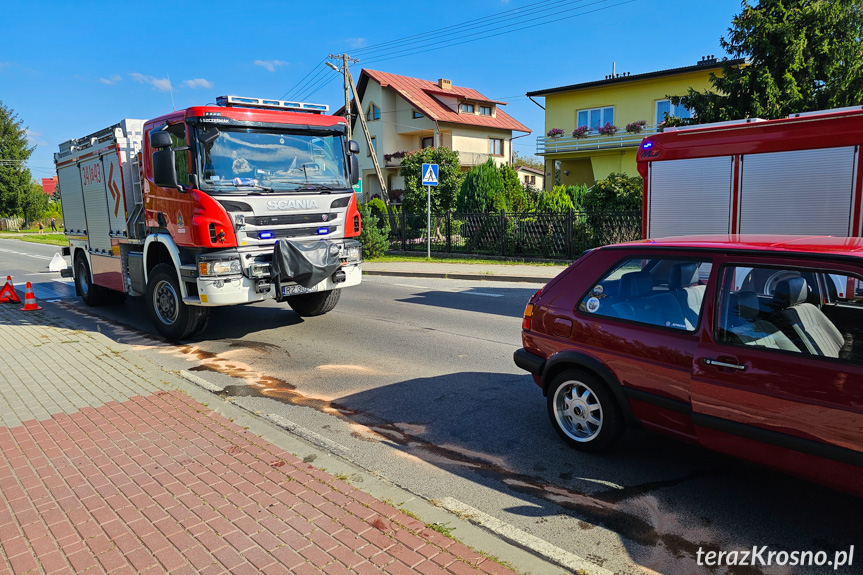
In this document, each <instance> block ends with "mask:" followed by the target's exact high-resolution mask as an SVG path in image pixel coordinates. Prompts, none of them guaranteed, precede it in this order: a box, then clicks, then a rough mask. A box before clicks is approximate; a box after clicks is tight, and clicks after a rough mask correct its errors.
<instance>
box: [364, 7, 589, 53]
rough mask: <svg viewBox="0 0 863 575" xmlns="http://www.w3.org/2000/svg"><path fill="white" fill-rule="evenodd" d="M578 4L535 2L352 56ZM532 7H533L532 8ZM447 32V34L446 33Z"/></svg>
mask: <svg viewBox="0 0 863 575" xmlns="http://www.w3.org/2000/svg"><path fill="white" fill-rule="evenodd" d="M573 2H574V3H579V2H584V0H545V1H543V2H537V3H535V4H529V5H528V6H526V7H520V8H513V9H510V10H505V11H504V12H499V13H497V14H494V15H491V16H484V17H482V18H476V19H474V20H468V21H467V22H462V23H460V24H453V25H452V26H446V27H444V28H438V29H436V30H429V31H428V32H421V33H419V34H414V35H412V36H406V37H404V38H398V39H396V40H391V41H389V42H382V43H380V44H374V45H372V46H366V47H364V48H358V49H356V50H352V52H353V53H354V54H360V55H367V54H369V53H371V52H379V51H381V50H384V51H386V50H389V49H391V48H393V47H395V46H397V45H400V44H407V43H414V42H415V40H416V39H417V38H423V37H428V36H431V35H433V37H434V38H441V37H445V36H452V35H453V34H457V33H458V31H459V30H461V29H464V28H470V29H473V30H475V29H477V28H484V27H488V26H492V25H494V24H495V22H494V21H495V20H503V19H509V18H510V14H512V13H515V12H518V13H519V16H521V15H523V14H524V15H530V14H531V13H539V12H547V11H549V10H553V9H554V8H555V7H556V6H557V5H559V4H571V3H573ZM532 6H533V7H532ZM482 21H488V22H486V23H485V24H481V25H479V26H478V27H477V26H476V24H477V23H478V22H482ZM447 31H449V32H447ZM441 32H447V33H445V34H441Z"/></svg>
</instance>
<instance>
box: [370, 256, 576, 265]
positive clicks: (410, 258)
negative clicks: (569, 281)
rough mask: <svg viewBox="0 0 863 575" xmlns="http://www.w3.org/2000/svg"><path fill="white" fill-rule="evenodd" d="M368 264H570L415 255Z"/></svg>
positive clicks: (387, 257) (378, 259)
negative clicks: (429, 257) (417, 262)
mask: <svg viewBox="0 0 863 575" xmlns="http://www.w3.org/2000/svg"><path fill="white" fill-rule="evenodd" d="M366 261H368V262H373V263H394V262H416V261H420V262H432V263H441V264H477V265H488V264H493V265H504V266H518V265H531V266H565V265H568V264H569V263H570V262H568V261H560V262H546V261H542V262H536V261H525V260H489V259H479V258H447V257H437V256H432V258H431V259H427V258H426V257H425V255H421V254H417V255H415V256H412V255H384V256H381V257H379V258H375V259H373V260H366Z"/></svg>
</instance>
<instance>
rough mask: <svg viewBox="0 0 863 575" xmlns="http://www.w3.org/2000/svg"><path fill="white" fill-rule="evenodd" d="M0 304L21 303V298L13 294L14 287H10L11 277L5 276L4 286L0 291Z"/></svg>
mask: <svg viewBox="0 0 863 575" xmlns="http://www.w3.org/2000/svg"><path fill="white" fill-rule="evenodd" d="M0 302H2V303H6V302H9V303H21V298H20V297H18V294H17V293H15V286H13V285H12V276H6V285H4V286H3V289H2V290H0Z"/></svg>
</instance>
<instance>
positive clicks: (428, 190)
mask: <svg viewBox="0 0 863 575" xmlns="http://www.w3.org/2000/svg"><path fill="white" fill-rule="evenodd" d="M426 192H427V193H428V214H427V216H428V221H427V223H426V233H427V234H428V240H427V243H426V249H427V252H428V254H427V256H426V257H428V259H431V186H426Z"/></svg>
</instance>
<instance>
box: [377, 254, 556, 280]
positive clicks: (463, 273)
mask: <svg viewBox="0 0 863 575" xmlns="http://www.w3.org/2000/svg"><path fill="white" fill-rule="evenodd" d="M567 265H568V264H561V265H550V266H545V265H530V264H486V263H477V264H472V263H471V264H465V263H449V262H427V261H423V260H422V259H420V258H417V260H416V261H405V262H374V261H367V262H363V273H364V274H368V275H379V276H402V277H425V278H448V279H463V280H483V281H504V282H528V283H541V284H544V283H547V282H548V281H549V280H550V279H552V278H553V277H555V276H556V275H557V274H559V273H560V272H562V271H563V270H565V269H566V267H567Z"/></svg>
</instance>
